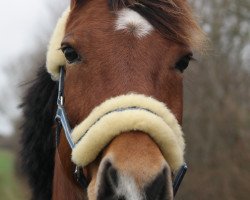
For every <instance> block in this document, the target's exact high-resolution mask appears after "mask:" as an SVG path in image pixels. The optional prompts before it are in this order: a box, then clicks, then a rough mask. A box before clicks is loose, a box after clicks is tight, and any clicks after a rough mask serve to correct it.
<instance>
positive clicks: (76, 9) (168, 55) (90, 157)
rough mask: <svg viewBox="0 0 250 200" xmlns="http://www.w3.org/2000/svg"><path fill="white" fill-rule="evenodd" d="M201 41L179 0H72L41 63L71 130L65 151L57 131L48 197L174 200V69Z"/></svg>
mask: <svg viewBox="0 0 250 200" xmlns="http://www.w3.org/2000/svg"><path fill="white" fill-rule="evenodd" d="M204 38H205V37H204V34H203V32H202V31H201V30H200V28H199V26H198V25H197V23H196V21H195V20H194V17H193V16H192V12H191V10H190V8H189V6H188V4H187V2H186V1H185V0H173V1H169V0H156V1H149V0H138V1H137V0H109V1H107V0H92V1H89V0H71V5H70V8H68V9H67V10H66V11H65V12H64V14H63V16H62V17H61V18H60V19H59V21H58V24H57V26H56V29H55V31H54V34H53V36H52V38H51V42H50V45H49V49H48V53H47V63H46V67H47V71H48V72H49V74H50V75H51V76H52V78H53V80H55V81H57V80H60V81H59V82H60V84H63V85H64V87H63V95H61V96H60V95H59V97H61V98H62V99H61V100H62V102H63V105H61V106H63V109H64V111H65V113H64V114H65V115H66V119H67V120H68V125H69V126H70V127H72V128H73V130H72V133H71V135H70V136H69V137H71V138H70V140H72V149H71V148H70V145H69V144H68V141H67V139H66V137H65V135H64V134H63V132H65V128H64V130H63V129H62V130H60V138H59V141H58V147H57V150H56V153H55V167H54V178H53V192H52V198H53V199H89V200H105V199H113V200H118V199H127V200H143V199H154V200H167V199H169V200H170V199H173V196H174V194H173V179H174V177H175V176H176V172H177V171H178V169H179V168H180V167H181V166H182V165H183V164H184V147H185V143H184V139H183V133H182V130H181V124H182V110H183V72H184V70H185V69H186V68H187V67H188V64H189V61H190V60H191V59H192V54H193V53H192V51H193V50H197V49H200V48H201V46H202V43H203V41H204ZM60 72H61V74H60ZM59 101H60V98H59ZM59 115H60V114H59ZM60 116H61V115H60ZM75 167H77V168H78V169H80V170H81V173H82V175H83V176H84V177H85V179H86V180H85V181H86V182H87V184H88V186H87V189H86V190H85V189H83V188H82V187H81V186H80V184H78V183H77V182H76V181H75V179H74V177H73V175H72V174H73V172H74V169H75Z"/></svg>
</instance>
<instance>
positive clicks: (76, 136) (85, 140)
mask: <svg viewBox="0 0 250 200" xmlns="http://www.w3.org/2000/svg"><path fill="white" fill-rule="evenodd" d="M135 130H137V131H142V132H144V133H146V134H148V135H149V136H150V137H151V138H152V139H153V140H154V141H155V143H156V144H157V145H158V146H159V148H160V150H161V152H162V154H163V156H164V158H165V159H166V160H167V161H168V164H169V165H170V168H171V170H172V171H177V170H178V169H179V168H180V166H181V165H182V164H183V163H184V158H183V156H184V148H185V144H184V139H183V133H182V131H181V128H180V126H179V124H178V122H177V120H176V118H175V117H174V115H173V114H172V113H171V111H170V110H169V109H168V108H167V107H166V106H165V105H164V104H163V103H161V102H159V101H157V100H156V99H153V98H152V97H147V96H144V95H140V94H128V95H122V96H118V97H115V98H111V99H108V100H107V101H105V102H104V103H102V104H101V105H100V106H98V107H96V108H95V109H94V110H93V111H92V112H91V113H90V115H89V116H88V117H87V118H86V119H85V120H84V121H83V122H82V123H80V124H79V125H78V126H76V127H75V128H74V130H73V131H72V139H73V142H74V143H75V147H74V148H73V150H72V161H73V162H74V163H75V164H76V165H77V166H81V167H85V166H86V165H88V164H89V163H90V162H92V161H94V160H95V159H96V157H97V155H98V154H99V153H100V152H101V151H102V150H103V148H104V147H105V146H106V145H108V144H109V142H110V141H111V140H112V139H113V138H114V137H116V136H117V135H119V134H121V133H123V132H127V131H135Z"/></svg>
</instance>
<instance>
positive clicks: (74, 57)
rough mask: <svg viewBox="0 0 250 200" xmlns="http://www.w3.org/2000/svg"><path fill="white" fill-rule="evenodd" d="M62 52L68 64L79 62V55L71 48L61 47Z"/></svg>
mask: <svg viewBox="0 0 250 200" xmlns="http://www.w3.org/2000/svg"><path fill="white" fill-rule="evenodd" d="M62 52H63V53H64V56H65V58H66V59H67V61H68V62H69V63H73V62H76V61H79V60H80V56H79V54H78V53H77V52H76V51H75V49H73V48H72V47H63V48H62Z"/></svg>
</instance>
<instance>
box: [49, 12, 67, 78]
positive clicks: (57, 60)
mask: <svg viewBox="0 0 250 200" xmlns="http://www.w3.org/2000/svg"><path fill="white" fill-rule="evenodd" d="M69 13H70V8H67V9H66V10H65V11H64V13H63V14H62V16H61V18H59V20H58V22H57V25H56V28H55V29H54V32H53V34H52V36H51V39H50V42H49V46H48V50H47V56H46V67H47V71H48V72H49V73H50V74H51V77H52V79H53V80H58V79H59V71H60V67H61V66H65V65H66V59H65V57H64V55H63V53H62V51H61V49H60V48H61V42H62V40H63V38H64V35H65V27H66V23H67V20H68V17H69Z"/></svg>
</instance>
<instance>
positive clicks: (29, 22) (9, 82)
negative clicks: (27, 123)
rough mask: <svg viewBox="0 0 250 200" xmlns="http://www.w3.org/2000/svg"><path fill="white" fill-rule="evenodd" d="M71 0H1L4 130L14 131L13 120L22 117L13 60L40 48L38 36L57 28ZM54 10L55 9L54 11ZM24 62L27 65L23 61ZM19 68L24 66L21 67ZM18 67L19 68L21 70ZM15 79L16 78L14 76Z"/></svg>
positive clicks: (0, 127)
mask: <svg viewBox="0 0 250 200" xmlns="http://www.w3.org/2000/svg"><path fill="white" fill-rule="evenodd" d="M67 1H68V0H11V1H4V0H1V1H0V44H1V50H0V134H2V135H10V134H11V133H13V130H14V129H13V121H15V119H17V118H18V117H20V114H21V112H20V110H19V109H17V106H18V104H20V97H19V96H18V92H15V91H17V89H16V88H17V87H18V84H19V83H18V81H19V80H17V79H16V76H12V75H11V73H10V67H9V66H8V65H9V64H10V63H11V62H13V61H15V60H17V59H18V58H19V57H20V55H21V54H22V55H25V51H26V52H27V55H28V54H30V53H31V52H32V51H33V50H34V48H36V43H35V42H34V41H35V38H36V37H38V36H40V37H41V36H42V35H44V37H45V38H44V40H48V39H49V37H48V33H50V32H51V31H52V30H53V26H54V23H55V21H56V20H55V19H54V18H55V17H57V16H56V15H58V14H59V13H60V12H62V10H63V9H64V8H65V7H66V5H67V3H68V2H67ZM51 12H53V13H51ZM21 66H23V65H21ZM18 70H19V71H20V70H22V69H18ZM18 70H17V71H18ZM13 79H15V80H13Z"/></svg>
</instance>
